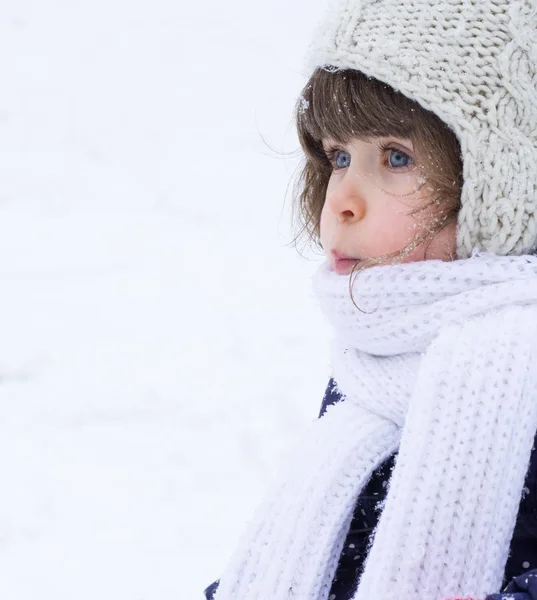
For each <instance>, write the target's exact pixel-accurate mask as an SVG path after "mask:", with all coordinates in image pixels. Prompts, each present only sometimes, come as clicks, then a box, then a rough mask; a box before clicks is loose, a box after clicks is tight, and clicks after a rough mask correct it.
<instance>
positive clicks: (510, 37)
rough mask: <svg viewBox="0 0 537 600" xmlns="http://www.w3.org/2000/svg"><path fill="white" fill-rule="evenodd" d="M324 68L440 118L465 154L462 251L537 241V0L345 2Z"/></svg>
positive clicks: (324, 45) (326, 35) (322, 39)
mask: <svg viewBox="0 0 537 600" xmlns="http://www.w3.org/2000/svg"><path fill="white" fill-rule="evenodd" d="M320 66H331V67H334V68H352V69H357V70H360V71H362V72H364V73H365V74H367V75H369V76H372V77H375V78H376V79H379V80H381V81H384V82H385V83H387V84H389V85H391V86H392V87H394V88H395V89H396V90H399V91H400V92H402V93H403V94H405V95H406V96H408V97H409V98H411V99H413V100H415V101H417V102H419V103H420V104H421V105H422V106H423V107H424V108H426V109H428V110H430V111H432V112H433V113H435V114H436V115H437V116H439V117H440V118H441V119H442V120H443V121H444V122H445V123H446V124H447V125H448V126H449V127H450V128H451V129H452V130H453V131H454V133H455V134H456V135H457V137H458V139H459V142H460V144H461V154H462V158H463V177H464V184H463V188H462V195H461V204H462V208H461V211H460V213H459V218H458V229H457V253H458V257H459V258H466V257H468V256H470V254H471V252H472V250H473V249H474V248H478V249H481V250H486V251H490V252H494V253H495V254H500V255H507V254H511V255H517V254H518V255H519V254H524V253H530V252H532V251H533V250H534V248H535V246H536V243H537V220H536V219H537V215H536V209H537V169H536V168H535V165H537V0H488V1H486V2H484V1H479V2H478V1H476V0H411V1H408V2H405V3H404V4H403V5H402V4H401V2H400V0H362V1H360V0H340V1H337V2H332V5H331V6H330V9H329V11H328V12H327V16H326V18H325V19H324V20H323V21H322V22H321V24H320V25H319V27H318V28H317V31H316V33H315V35H314V37H313V42H312V44H311V47H310V51H309V52H308V55H307V59H306V67H305V69H306V73H305V74H306V76H309V75H310V74H311V71H312V70H313V69H314V68H316V67H320Z"/></svg>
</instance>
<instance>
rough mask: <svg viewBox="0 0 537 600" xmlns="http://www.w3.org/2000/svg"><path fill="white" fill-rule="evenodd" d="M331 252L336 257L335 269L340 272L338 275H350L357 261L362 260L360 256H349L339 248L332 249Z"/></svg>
mask: <svg viewBox="0 0 537 600" xmlns="http://www.w3.org/2000/svg"><path fill="white" fill-rule="evenodd" d="M331 254H332V256H333V258H334V265H333V269H334V271H335V272H336V273H338V275H349V274H350V272H351V271H352V269H353V267H354V265H355V264H356V263H357V262H360V259H359V258H354V257H352V256H348V255H347V254H342V253H341V252H338V251H337V250H332V251H331Z"/></svg>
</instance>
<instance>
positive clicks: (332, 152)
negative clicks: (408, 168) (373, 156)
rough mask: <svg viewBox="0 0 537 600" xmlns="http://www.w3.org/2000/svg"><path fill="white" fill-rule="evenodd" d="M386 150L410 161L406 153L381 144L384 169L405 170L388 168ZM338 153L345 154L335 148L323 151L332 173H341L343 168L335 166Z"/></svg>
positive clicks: (380, 149)
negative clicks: (398, 153) (397, 153)
mask: <svg viewBox="0 0 537 600" xmlns="http://www.w3.org/2000/svg"><path fill="white" fill-rule="evenodd" d="M388 150H393V151H394V152H400V153H401V154H403V155H404V156H406V157H407V158H410V159H411V160H412V157H411V156H409V155H408V154H407V153H406V152H403V151H402V150H399V148H395V147H394V146H390V145H389V144H384V143H382V144H381V145H380V147H379V152H380V153H381V154H382V156H383V165H384V166H385V167H388V168H389V169H395V170H397V171H399V170H400V169H401V168H405V167H399V168H397V167H390V165H389V163H388V160H387V156H386V153H387V151H388ZM338 152H346V150H342V149H341V148H336V147H330V148H327V149H326V151H325V156H326V158H327V159H328V161H329V162H330V165H331V166H332V169H333V170H334V171H341V169H343V167H338V166H337V165H336V154H337V153H338Z"/></svg>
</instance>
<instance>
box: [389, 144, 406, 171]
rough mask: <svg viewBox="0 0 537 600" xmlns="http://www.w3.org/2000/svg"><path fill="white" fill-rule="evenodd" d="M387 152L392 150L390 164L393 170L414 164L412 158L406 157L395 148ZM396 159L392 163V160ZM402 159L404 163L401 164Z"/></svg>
mask: <svg viewBox="0 0 537 600" xmlns="http://www.w3.org/2000/svg"><path fill="white" fill-rule="evenodd" d="M387 150H390V157H389V159H388V164H389V165H390V167H392V168H393V169H398V168H400V167H408V166H410V164H411V163H412V158H410V156H408V155H406V154H405V153H404V152H402V151H401V150H396V149H395V148H387ZM394 157H395V160H394V161H392V158H394ZM401 159H402V163H401V162H400V161H401ZM405 161H410V163H405Z"/></svg>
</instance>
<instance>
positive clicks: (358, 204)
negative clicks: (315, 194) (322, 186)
mask: <svg viewBox="0 0 537 600" xmlns="http://www.w3.org/2000/svg"><path fill="white" fill-rule="evenodd" d="M360 187H361V186H360V185H359V184H357V182H356V181H351V178H350V177H344V178H343V179H341V180H340V181H338V182H337V184H336V185H335V187H333V188H332V189H331V186H330V184H329V186H328V190H327V194H326V200H325V202H326V203H327V204H328V208H329V209H330V211H331V212H332V213H333V214H334V215H335V216H336V217H337V218H338V220H339V221H340V222H341V223H343V222H348V223H352V222H354V221H360V220H361V219H363V218H364V215H365V208H366V204H365V198H364V195H363V190H361V189H360Z"/></svg>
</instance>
